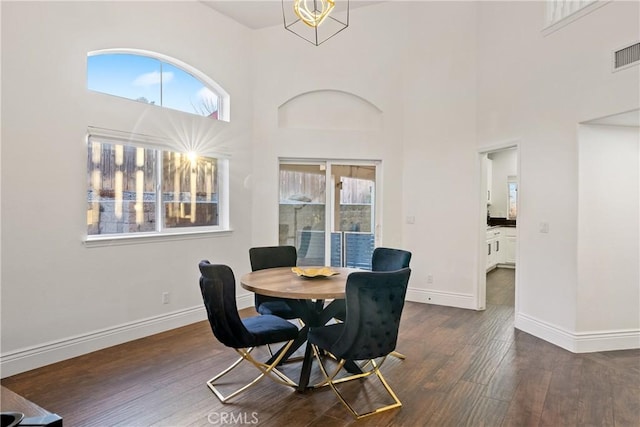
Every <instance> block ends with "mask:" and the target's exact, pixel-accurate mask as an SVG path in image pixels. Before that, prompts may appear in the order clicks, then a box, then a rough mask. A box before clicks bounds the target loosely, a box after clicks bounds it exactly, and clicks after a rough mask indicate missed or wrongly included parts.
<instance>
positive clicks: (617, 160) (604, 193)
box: [576, 125, 640, 351]
mask: <svg viewBox="0 0 640 427" xmlns="http://www.w3.org/2000/svg"><path fill="white" fill-rule="evenodd" d="M579 160H580V166H579V182H578V185H579V193H578V194H579V204H578V206H579V226H578V307H577V322H576V330H577V331H578V332H579V333H581V334H582V335H583V337H582V341H584V343H583V344H582V345H583V347H585V349H586V350H588V351H594V350H598V348H597V347H595V348H593V347H591V346H589V344H590V340H589V338H592V337H591V335H596V336H597V335H598V333H601V332H602V331H616V332H617V333H618V335H622V338H624V336H625V335H629V334H633V332H634V331H638V330H640V129H639V128H633V127H622V126H593V125H592V126H588V125H584V126H580V130H579ZM615 338H617V337H613V338H611V339H615ZM623 344H624V341H623V340H621V343H618V347H619V348H623V346H622V345H623ZM636 344H637V345H638V344H640V339H638V338H636ZM637 345H636V346H637Z"/></svg>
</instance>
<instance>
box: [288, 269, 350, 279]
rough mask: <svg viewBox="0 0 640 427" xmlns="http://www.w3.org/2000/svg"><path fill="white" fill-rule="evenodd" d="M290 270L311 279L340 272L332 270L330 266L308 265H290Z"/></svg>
mask: <svg viewBox="0 0 640 427" xmlns="http://www.w3.org/2000/svg"><path fill="white" fill-rule="evenodd" d="M291 271H293V272H294V273H296V274H297V275H298V276H300V277H306V278H308V279H312V278H315V277H330V276H333V275H336V274H340V273H338V272H337V271H333V270H332V269H331V267H310V268H300V267H292V268H291Z"/></svg>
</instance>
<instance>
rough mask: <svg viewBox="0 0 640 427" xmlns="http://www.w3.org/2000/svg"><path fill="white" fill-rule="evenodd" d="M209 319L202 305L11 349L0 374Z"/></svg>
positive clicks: (2, 359)
mask: <svg viewBox="0 0 640 427" xmlns="http://www.w3.org/2000/svg"><path fill="white" fill-rule="evenodd" d="M206 319H207V314H206V311H205V308H204V306H203V305H199V306H197V307H191V308H187V309H184V310H179V311H174V312H171V313H167V314H162V315H160V316H154V317H149V318H146V319H142V320H137V321H134V322H130V323H125V324H122V325H118V326H114V327H112V328H106V329H102V330H98V331H93V332H90V333H87V334H82V335H77V336H75V337H70V338H65V339H61V340H57V341H52V342H49V343H45V344H42V345H36V346H33V347H27V348H22V349H19V350H14V351H9V352H7V353H3V354H1V355H0V377H1V378H5V377H8V376H11V375H15V374H18V373H21V372H25V371H29V370H31V369H35V368H39V367H41V366H45V365H50V364H52V363H55V362H60V361H62V360H66V359H70V358H72V357H76V356H80V355H83V354H87V353H90V352H92V351H96V350H101V349H103V348H107V347H111V346H114V345H118V344H122V343H125V342H127V341H133V340H136V339H138V338H143V337H146V336H149V335H153V334H157V333H160V332H164V331H168V330H170V329H175V328H179V327H181V326H186V325H189V324H191V323H196V322H199V321H202V320H206Z"/></svg>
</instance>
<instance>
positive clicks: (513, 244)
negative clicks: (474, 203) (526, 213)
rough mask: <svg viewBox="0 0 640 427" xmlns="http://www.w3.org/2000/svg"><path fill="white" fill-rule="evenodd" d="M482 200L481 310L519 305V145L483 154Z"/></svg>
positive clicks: (481, 157) (479, 305)
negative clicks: (517, 273) (489, 306)
mask: <svg viewBox="0 0 640 427" xmlns="http://www.w3.org/2000/svg"><path fill="white" fill-rule="evenodd" d="M480 162H481V168H480V170H481V179H480V182H481V183H482V194H483V197H482V200H481V220H480V224H481V225H480V228H481V229H480V230H479V235H480V236H482V237H481V245H480V248H481V249H480V253H479V272H478V273H479V278H478V290H477V295H478V303H477V307H478V309H481V310H483V309H485V308H486V306H487V304H490V305H501V306H510V307H514V308H515V306H516V301H517V299H516V277H517V275H516V269H517V246H518V245H517V238H518V237H517V236H518V232H517V230H518V227H517V221H518V204H519V192H518V186H519V174H518V170H519V153H518V146H517V145H511V146H505V147H503V148H499V149H496V150H492V151H486V152H482V153H480Z"/></svg>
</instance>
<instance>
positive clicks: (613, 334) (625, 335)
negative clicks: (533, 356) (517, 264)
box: [515, 313, 640, 353]
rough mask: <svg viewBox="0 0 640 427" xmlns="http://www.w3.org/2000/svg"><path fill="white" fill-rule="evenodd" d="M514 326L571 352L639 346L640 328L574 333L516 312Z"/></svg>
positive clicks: (635, 347)
mask: <svg viewBox="0 0 640 427" xmlns="http://www.w3.org/2000/svg"><path fill="white" fill-rule="evenodd" d="M515 327H516V328H517V329H520V330H521V331H524V332H526V333H528V334H531V335H533V336H535V337H538V338H540V339H543V340H545V341H548V342H550V343H552V344H555V345H557V346H558V347H562V348H564V349H565V350H568V351H570V352H572V353H592V352H596V351H614V350H630V349H637V348H640V330H618V331H597V332H577V333H574V332H570V331H567V330H566V329H563V328H559V327H557V326H555V325H552V324H550V323H547V322H544V321H541V320H539V319H536V318H534V317H531V316H528V315H526V314H523V313H517V314H516V317H515Z"/></svg>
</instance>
